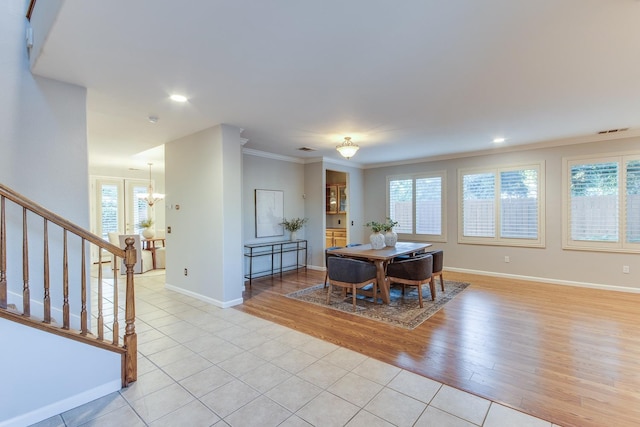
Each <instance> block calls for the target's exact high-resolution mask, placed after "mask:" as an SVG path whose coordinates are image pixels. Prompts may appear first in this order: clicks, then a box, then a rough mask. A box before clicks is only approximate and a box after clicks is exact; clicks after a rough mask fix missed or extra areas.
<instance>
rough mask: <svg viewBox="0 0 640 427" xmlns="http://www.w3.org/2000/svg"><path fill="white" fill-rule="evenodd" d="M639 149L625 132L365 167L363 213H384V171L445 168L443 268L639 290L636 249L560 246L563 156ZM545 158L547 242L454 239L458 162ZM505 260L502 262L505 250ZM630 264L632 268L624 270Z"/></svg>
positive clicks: (479, 163) (637, 142)
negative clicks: (500, 243)
mask: <svg viewBox="0 0 640 427" xmlns="http://www.w3.org/2000/svg"><path fill="white" fill-rule="evenodd" d="M638 149H640V138H628V139H620V140H611V141H604V142H593V143H585V144H577V145H564V146H558V147H555V148H540V149H529V150H525V151H515V152H509V153H506V152H505V153H498V154H488V155H480V156H473V157H466V158H459V159H451V160H442V161H434V162H424V163H417V164H410V165H403V166H390V167H381V168H371V169H367V170H365V173H364V178H365V180H364V182H365V211H366V212H367V218H369V217H370V218H384V217H385V212H386V177H387V176H388V175H396V174H403V173H418V172H425V171H440V170H446V172H447V210H446V216H447V234H448V241H447V242H446V243H444V244H435V245H434V246H435V247H437V248H442V249H444V250H445V258H444V263H445V267H446V268H456V269H463V270H472V271H481V272H492V273H498V274H504V275H518V276H526V277H535V278H542V279H549V281H552V282H553V281H556V282H558V283H564V282H569V283H571V282H579V283H580V284H595V285H603V287H610V288H612V289H614V288H615V287H622V288H626V289H630V290H636V291H640V255H638V254H620V253H603V252H585V251H568V250H563V249H562V191H563V189H564V188H565V187H564V186H563V183H562V158H563V157H568V156H576V155H583V154H594V153H611V152H620V151H630V150H638ZM541 160H544V161H545V162H546V248H543V249H533V248H515V247H504V246H485V245H469V244H458V243H457V239H458V184H457V171H458V169H460V168H472V167H482V166H501V165H510V164H521V163H526V162H537V161H541ZM507 255H508V256H509V257H510V261H511V262H510V263H505V262H504V257H505V256H507ZM623 265H629V266H630V267H631V274H623V273H622V266H623Z"/></svg>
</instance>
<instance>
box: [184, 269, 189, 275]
mask: <svg viewBox="0 0 640 427" xmlns="http://www.w3.org/2000/svg"><path fill="white" fill-rule="evenodd" d="M184 275H185V276H188V275H189V272H188V271H187V269H186V268H185V269H184Z"/></svg>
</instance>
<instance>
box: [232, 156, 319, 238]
mask: <svg viewBox="0 0 640 427" xmlns="http://www.w3.org/2000/svg"><path fill="white" fill-rule="evenodd" d="M242 179H243V186H242V204H243V209H242V223H243V238H244V242H245V243H258V242H272V241H278V240H288V239H289V232H288V231H286V230H285V231H284V235H282V236H273V237H261V238H258V237H256V206H255V190H256V189H258V190H282V191H283V192H284V217H285V218H305V217H306V216H307V215H306V211H305V206H304V198H303V196H304V192H305V185H304V182H305V181H304V165H303V164H302V162H299V161H293V160H288V159H287V158H282V159H280V158H278V157H276V156H266V154H265V155H263V153H260V152H256V151H247V150H245V153H244V154H243V178H242ZM319 226H320V225H319V224H318V223H317V222H311V221H309V222H308V223H307V224H305V226H304V227H303V228H302V230H300V231H299V232H298V238H299V239H305V238H306V236H307V234H308V232H309V230H311V229H315V228H316V227H319Z"/></svg>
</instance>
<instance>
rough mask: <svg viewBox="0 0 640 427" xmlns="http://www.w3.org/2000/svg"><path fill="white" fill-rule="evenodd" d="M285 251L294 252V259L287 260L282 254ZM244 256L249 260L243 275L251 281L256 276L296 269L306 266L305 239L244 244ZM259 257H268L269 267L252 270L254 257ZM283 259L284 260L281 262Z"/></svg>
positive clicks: (285, 252)
mask: <svg viewBox="0 0 640 427" xmlns="http://www.w3.org/2000/svg"><path fill="white" fill-rule="evenodd" d="M287 253H292V254H295V261H291V262H288V261H289V260H287V259H286V258H285V257H283V255H285V254H287ZM244 256H245V258H247V259H248V260H249V273H248V274H245V275H244V278H245V279H249V286H251V281H252V280H253V279H255V278H257V277H262V276H270V275H272V274H276V273H280V276H282V272H283V271H291V270H298V269H299V268H304V269H306V268H307V241H306V240H284V241H280V242H267V243H250V244H247V245H244ZM261 257H269V258H270V261H271V262H270V268H264V269H262V268H261V269H260V270H259V271H254V259H255V258H261ZM283 261H284V262H283Z"/></svg>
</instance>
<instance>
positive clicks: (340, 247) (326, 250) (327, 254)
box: [324, 246, 342, 288]
mask: <svg viewBox="0 0 640 427" xmlns="http://www.w3.org/2000/svg"><path fill="white" fill-rule="evenodd" d="M334 249H342V246H331V247H329V248H327V249H325V250H324V266H325V268H326V269H327V272H326V273H325V275H324V287H325V288H326V287H327V279H328V278H329V257H336V256H340V255H334V254H332V253H329V252H330V251H332V250H334Z"/></svg>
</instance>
